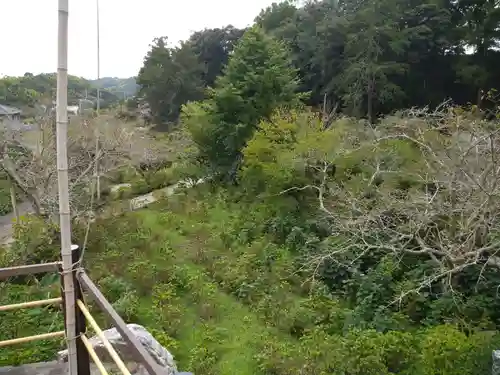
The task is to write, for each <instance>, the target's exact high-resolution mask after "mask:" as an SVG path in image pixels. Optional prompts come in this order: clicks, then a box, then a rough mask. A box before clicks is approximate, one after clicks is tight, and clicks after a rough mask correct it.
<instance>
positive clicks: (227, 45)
mask: <svg viewBox="0 0 500 375" xmlns="http://www.w3.org/2000/svg"><path fill="white" fill-rule="evenodd" d="M243 32H244V30H241V29H237V28H235V27H233V26H231V25H229V26H226V27H224V28H221V29H204V30H202V31H197V32H195V33H194V34H192V35H191V37H190V38H189V40H188V41H187V44H188V45H189V47H190V48H191V49H192V50H193V52H194V54H195V55H196V56H197V58H198V61H199V62H200V64H202V65H203V73H202V81H203V85H204V86H205V87H212V86H213V85H214V83H215V80H216V78H217V77H218V76H220V75H221V74H222V71H223V68H224V67H225V66H226V64H227V61H228V59H229V55H230V54H231V52H232V51H233V49H234V46H235V44H236V42H237V41H238V40H239V39H240V38H241V36H242V35H243Z"/></svg>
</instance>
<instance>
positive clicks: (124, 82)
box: [89, 77, 139, 98]
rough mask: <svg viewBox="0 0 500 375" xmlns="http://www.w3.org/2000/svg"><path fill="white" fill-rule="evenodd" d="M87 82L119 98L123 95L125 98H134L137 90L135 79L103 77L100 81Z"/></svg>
mask: <svg viewBox="0 0 500 375" xmlns="http://www.w3.org/2000/svg"><path fill="white" fill-rule="evenodd" d="M89 82H90V84H91V85H92V86H94V87H99V88H101V89H104V90H106V91H108V92H110V93H113V94H115V95H116V96H118V97H119V98H123V95H124V94H125V96H126V97H130V96H134V95H135V94H136V93H137V90H138V89H139V86H138V85H137V83H136V80H135V77H130V78H117V77H103V78H100V79H95V80H90V81H89Z"/></svg>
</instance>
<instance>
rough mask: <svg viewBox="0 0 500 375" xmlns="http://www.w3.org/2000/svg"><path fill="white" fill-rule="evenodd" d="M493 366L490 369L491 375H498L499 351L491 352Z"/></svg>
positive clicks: (499, 369) (499, 364)
mask: <svg viewBox="0 0 500 375" xmlns="http://www.w3.org/2000/svg"><path fill="white" fill-rule="evenodd" d="M492 359H493V366H492V369H491V374H492V375H500V350H493V355H492Z"/></svg>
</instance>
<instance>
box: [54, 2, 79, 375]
mask: <svg viewBox="0 0 500 375" xmlns="http://www.w3.org/2000/svg"><path fill="white" fill-rule="evenodd" d="M68 16H69V6H68V0H59V22H58V48H57V99H56V103H57V104H56V105H57V114H56V126H57V127H56V133H57V181H58V190H59V220H60V223H59V225H60V227H61V258H62V271H63V280H64V305H65V311H66V319H65V325H66V327H65V328H66V339H67V344H68V362H69V375H77V359H76V335H75V331H76V324H75V302H76V301H75V287H74V284H73V274H72V269H73V262H72V259H71V253H72V252H71V221H70V208H69V186H68V150H67V137H68Z"/></svg>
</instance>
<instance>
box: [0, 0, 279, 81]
mask: <svg viewBox="0 0 500 375" xmlns="http://www.w3.org/2000/svg"><path fill="white" fill-rule="evenodd" d="M99 1H100V19H101V29H100V31H101V32H100V33H101V38H100V39H101V76H102V77H105V76H118V77H129V76H132V75H136V74H137V72H138V70H139V68H140V67H141V65H142V60H143V57H144V55H145V54H146V52H147V50H148V47H149V44H150V43H151V41H152V40H153V38H155V37H159V36H168V38H169V40H170V41H171V42H172V43H177V42H178V41H179V40H183V39H186V38H188V37H189V35H190V33H191V32H193V31H196V30H200V29H203V28H205V27H221V26H225V25H228V24H232V25H234V26H236V27H245V26H248V25H250V24H251V23H252V21H253V19H254V18H255V16H257V14H258V13H259V11H260V10H261V9H262V8H264V7H266V6H268V5H270V4H271V3H272V2H273V0H210V1H208V0H140V1H139V0H99ZM1 3H2V4H1V7H0V9H1V12H2V20H1V22H0V35H1V38H2V42H1V50H2V52H1V56H0V76H2V75H23V74H24V73H26V72H31V73H34V74H38V73H42V72H53V71H55V70H56V67H57V0H15V1H10V0H2V1H1ZM69 3H70V19H69V73H70V74H73V75H77V76H83V77H86V78H95V77H96V76H97V48H96V41H97V31H96V1H95V0H94V1H92V0H69Z"/></svg>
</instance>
